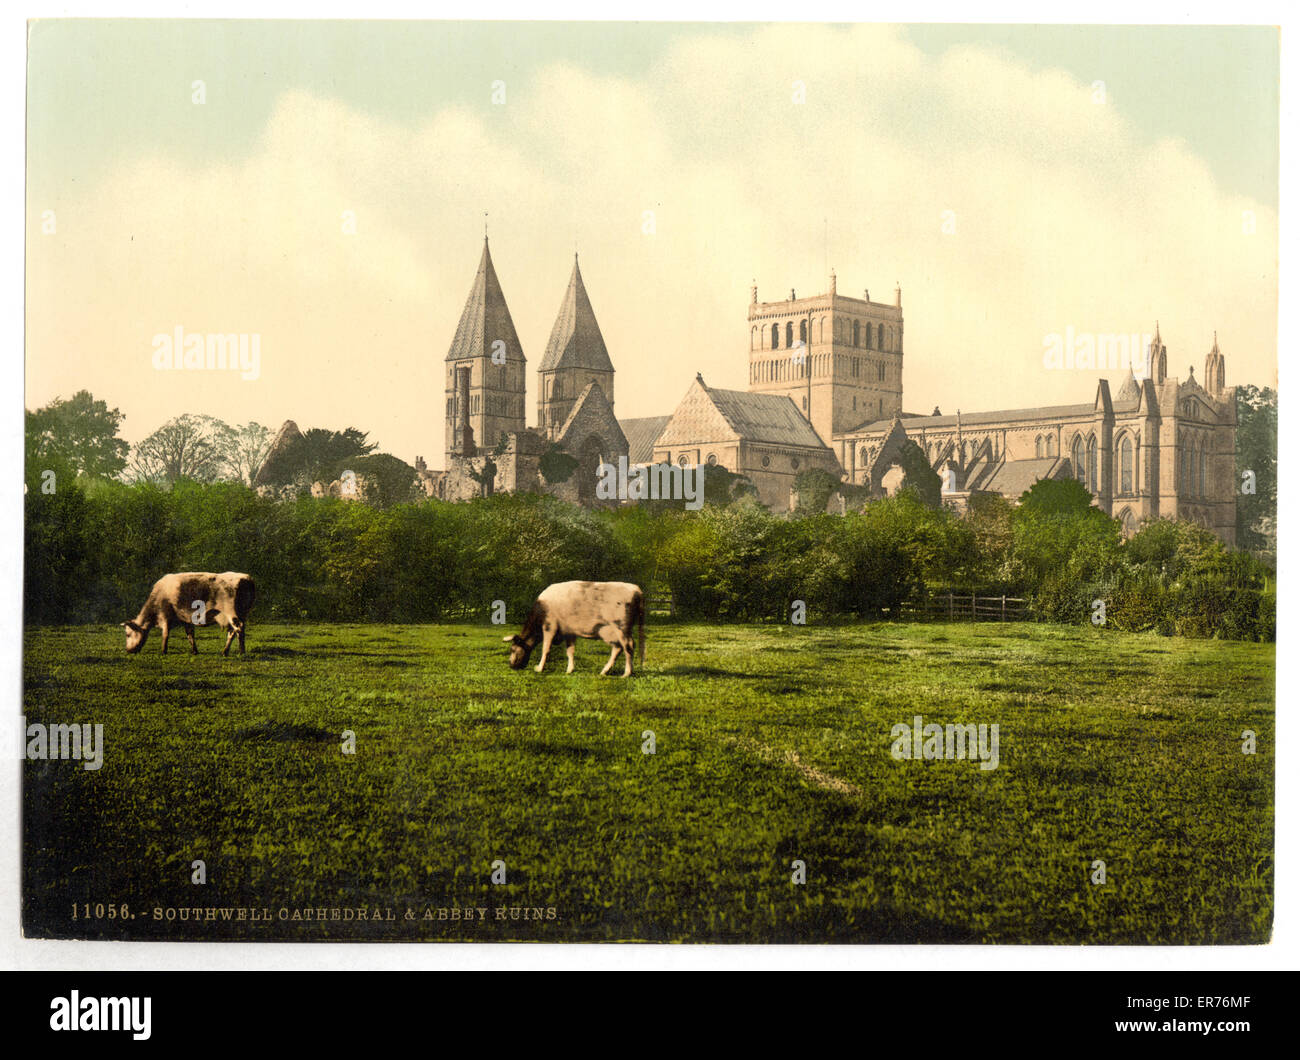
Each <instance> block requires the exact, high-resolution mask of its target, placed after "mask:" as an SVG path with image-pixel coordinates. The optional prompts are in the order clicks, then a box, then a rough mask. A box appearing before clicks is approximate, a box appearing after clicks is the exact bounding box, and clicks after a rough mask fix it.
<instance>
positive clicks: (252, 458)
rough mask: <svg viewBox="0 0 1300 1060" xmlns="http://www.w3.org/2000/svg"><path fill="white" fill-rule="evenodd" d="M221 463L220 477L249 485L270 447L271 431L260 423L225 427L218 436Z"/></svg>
mask: <svg viewBox="0 0 1300 1060" xmlns="http://www.w3.org/2000/svg"><path fill="white" fill-rule="evenodd" d="M218 445H219V447H220V449H221V462H222V464H223V468H222V471H223V474H222V478H228V479H231V480H232V481H235V482H242V483H243V484H244V485H245V486H251V485H252V484H253V479H255V478H256V477H257V472H258V470H259V469H260V468H261V466H262V461H263V460H265V459H266V453H267V450H268V449H270V447H271V432H270V431H269V430H267V429H266V428H265V427H263V426H262V425H261V424H260V423H255V422H250V423H246V424H244V426H242V427H227V428H226V430H225V432H223V433H222V434H221V435H220V437H219V438H218Z"/></svg>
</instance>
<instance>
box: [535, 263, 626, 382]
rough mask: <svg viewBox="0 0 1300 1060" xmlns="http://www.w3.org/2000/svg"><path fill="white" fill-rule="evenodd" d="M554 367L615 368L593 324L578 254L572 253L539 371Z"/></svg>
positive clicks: (598, 329) (593, 315) (598, 327)
mask: <svg viewBox="0 0 1300 1060" xmlns="http://www.w3.org/2000/svg"><path fill="white" fill-rule="evenodd" d="M557 368H586V369H589V370H591V371H597V372H612V371H613V370H614V365H613V364H612V363H611V362H610V359H609V351H608V350H606V349H605V339H604V337H603V336H602V335H601V333H600V325H599V324H597V323H596V314H595V311H594V310H593V309H592V308H591V299H590V298H588V297H587V288H586V287H585V286H584V285H583V282H582V272H581V271H580V270H579V268H578V255H577V254H574V255H573V274H572V275H571V276H570V277H569V289H568V290H567V291H565V292H564V300H563V301H562V302H561V303H560V312H559V314H558V315H557V316H556V318H555V326H554V327H553V328H552V329H551V338H550V341H549V342H548V343H547V344H546V356H544V357H543V358H542V367H541V369H540V370H541V371H543V372H550V371H554V370H555V369H557Z"/></svg>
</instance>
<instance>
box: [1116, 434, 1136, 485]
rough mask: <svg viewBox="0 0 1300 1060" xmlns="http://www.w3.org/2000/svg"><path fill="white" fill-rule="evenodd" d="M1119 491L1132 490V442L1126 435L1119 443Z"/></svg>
mask: <svg viewBox="0 0 1300 1060" xmlns="http://www.w3.org/2000/svg"><path fill="white" fill-rule="evenodd" d="M1119 491H1120V493H1125V494H1127V493H1132V492H1133V443H1132V442H1131V441H1129V438H1128V435H1125V436H1124V438H1123V440H1122V441H1121V442H1120V443H1119Z"/></svg>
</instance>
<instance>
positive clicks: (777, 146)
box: [26, 20, 1278, 467]
mask: <svg viewBox="0 0 1300 1060" xmlns="http://www.w3.org/2000/svg"><path fill="white" fill-rule="evenodd" d="M28 43H29V61H28V130H27V132H28V136H27V149H28V156H27V165H28V182H27V230H28V238H27V258H26V264H27V320H26V325H27V370H26V387H27V393H26V405H27V407H28V408H36V407H39V406H41V405H44V404H46V403H47V402H49V401H50V400H52V399H54V398H55V397H57V396H63V397H68V396H71V394H72V393H74V392H75V391H76V390H80V389H89V390H90V391H91V392H92V393H93V394H94V395H95V396H96V397H98V398H103V399H105V400H106V401H108V403H109V405H110V406H115V407H117V408H120V409H121V410H122V412H123V413H125V416H126V418H125V421H124V423H123V428H122V434H123V436H124V437H125V438H127V440H128V441H131V442H138V441H140V440H141V439H142V438H144V437H145V436H147V435H148V434H149V433H151V432H152V431H153V430H155V429H156V428H157V427H159V426H161V424H162V423H163V422H165V421H166V420H168V419H170V418H171V417H173V416H176V415H179V414H180V413H182V412H193V413H206V414H209V415H214V416H218V417H220V418H221V419H224V420H226V421H227V422H230V423H233V424H242V423H245V422H247V421H249V420H255V421H257V422H259V423H262V424H264V425H266V426H268V427H270V428H271V429H272V430H274V429H276V428H277V427H278V426H279V425H280V424H281V423H282V422H283V421H284V420H286V419H293V420H295V421H296V422H297V423H298V425H299V426H300V427H301V428H303V429H307V428H309V427H328V428H333V429H342V428H344V427H346V426H355V427H358V428H360V429H362V430H365V431H368V432H369V434H370V437H371V439H372V440H373V441H376V442H378V443H379V445H380V447H381V449H382V450H384V451H387V452H391V453H393V454H394V455H396V456H399V457H401V458H402V459H404V460H407V461H408V462H413V461H414V459H415V457H416V456H417V455H422V456H424V457H425V458H426V459H427V460H428V462H429V464H430V466H432V467H441V466H443V452H442V450H443V439H444V432H443V423H442V419H443V407H444V401H443V386H444V382H443V380H444V377H443V363H442V362H443V358H444V356H445V355H446V352H447V349H448V346H449V345H450V343H451V340H452V336H453V334H454V332H455V328H456V323H457V321H458V319H459V316H460V311H461V308H462V306H463V304H464V301H465V298H466V295H467V294H468V292H469V289H470V285H471V283H472V280H473V277H474V272H475V269H476V267H477V264H478V260H479V255H480V251H481V247H482V240H483V231H484V224H485V218H484V214H485V213H486V214H487V219H486V223H487V225H488V228H489V231H490V235H491V246H492V254H493V260H494V263H495V266H496V270H497V274H498V276H499V278H500V280H501V284H502V287H503V289H504V292H505V295H506V299H507V301H508V303H509V306H510V309H511V312H512V315H513V317H514V321H515V325H516V328H517V330H518V332H519V337H520V340H521V342H522V344H523V347H524V353H525V355H526V356H527V357H528V361H529V368H530V372H529V376H530V378H529V390H528V401H527V408H528V419H529V422H530V423H532V422H533V421H534V417H535V409H536V376H535V369H536V368H537V367H538V365H539V364H540V362H541V359H542V354H543V351H544V349H545V344H546V340H547V338H548V336H549V334H550V329H551V325H552V323H553V321H554V318H555V314H556V312H557V310H558V309H559V307H560V302H561V299H562V297H563V295H564V291H565V288H566V285H567V282H568V278H569V272H570V270H571V267H572V255H573V253H574V251H575V249H576V250H577V251H578V252H579V253H580V255H581V264H582V273H583V277H584V280H585V282H586V285H587V290H588V293H589V295H590V297H591V300H592V304H593V306H594V308H595V312H596V315H597V318H598V319H599V321H600V325H601V329H602V331H603V333H604V336H605V341H606V345H607V347H608V349H609V352H610V356H611V359H612V360H613V362H614V366H615V368H616V370H617V376H616V381H615V395H614V396H615V409H616V412H617V413H618V415H619V416H620V417H622V418H626V417H632V416H649V415H659V414H667V413H669V412H671V411H672V409H673V408H674V407H675V406H676V405H677V403H678V402H679V401H680V400H681V398H682V396H683V395H684V394H685V392H686V390H687V389H688V387H689V386H690V384H691V382H692V381H693V380H694V378H695V373H696V372H701V373H702V374H703V375H704V378H705V380H706V381H707V382H708V383H709V384H710V385H712V386H720V387H730V388H735V389H744V388H745V386H746V385H747V378H748V377H747V360H748V344H749V327H748V323H747V320H746V313H747V307H748V303H749V288H750V284H751V282H756V283H757V285H758V288H759V297H760V299H764V300H775V299H779V298H782V297H785V296H788V294H789V291H790V289H791V288H795V289H796V291H797V293H798V294H799V295H800V296H803V295H808V294H814V293H819V292H822V291H824V290H826V289H827V287H828V274H829V272H830V270H831V269H834V270H835V272H836V275H837V286H838V290H839V292H840V293H842V294H854V295H860V294H861V293H862V292H863V290H865V289H870V290H871V292H872V298H873V299H874V300H876V301H886V302H890V301H892V300H893V292H894V288H895V285H896V284H897V285H899V286H901V288H902V297H903V311H904V319H905V328H906V338H905V346H904V350H905V353H904V372H903V384H904V407H905V408H906V409H908V410H909V411H916V412H929V411H930V410H931V409H932V408H933V407H934V406H939V407H940V408H942V410H943V411H944V412H953V411H956V410H957V409H958V408H960V409H962V410H964V411H971V412H975V411H987V410H995V409H1003V408H1006V409H1011V408H1022V407H1026V406H1033V405H1043V404H1067V403H1075V402H1082V401H1090V400H1092V398H1093V396H1094V394H1095V390H1096V381H1097V377H1098V374H1099V373H1098V372H1097V371H1096V370H1094V369H1088V368H1084V369H1070V370H1062V369H1058V368H1052V367H1047V366H1045V363H1044V351H1045V347H1046V343H1047V341H1048V337H1049V336H1051V335H1053V334H1058V335H1059V334H1065V333H1066V332H1067V331H1068V330H1072V331H1073V333H1075V334H1076V335H1079V334H1114V333H1122V334H1130V333H1133V334H1143V333H1149V332H1150V331H1151V330H1153V328H1154V325H1155V322H1156V321H1157V320H1159V323H1160V331H1161V335H1162V338H1163V341H1164V343H1165V345H1166V346H1167V347H1168V350H1169V371H1170V374H1171V375H1175V376H1179V377H1183V378H1185V377H1186V374H1187V366H1189V365H1191V366H1193V367H1194V369H1195V373H1196V376H1197V378H1198V379H1199V378H1201V376H1202V374H1203V367H1204V360H1205V354H1206V352H1207V350H1208V349H1209V347H1210V345H1211V343H1212V342H1213V339H1214V335H1215V333H1216V332H1217V334H1218V341H1219V345H1220V348H1221V349H1222V351H1223V353H1224V355H1225V357H1226V360H1227V381H1228V383H1229V385H1232V384H1235V383H1243V382H1249V383H1254V384H1256V385H1276V372H1277V341H1276V319H1277V248H1278V240H1277V204H1278V185H1277V171H1278V156H1277V148H1278V35H1277V32H1276V31H1275V30H1273V29H1270V28H1231V27H1228V28H1223V27H1213V28H1198V27H1095V26H1086V27H1071V26H1051V27H1044V26H1038V27H1035V26H1005V25H1000V26H945V25H926V26H876V25H801V24H789V23H782V24H768V25H747V24H671V23H658V24H644V23H641V24H637V23H622V24H620V23H613V24H611V23H394V22H383V23H362V22H242V23H236V22H219V21H215V22H213V21H209V22H202V21H199V22H151V21H128V20H123V21H43V22H34V23H32V24H31V25H30V28H29V42H28ZM177 327H180V328H182V329H184V332H185V333H187V334H204V333H209V332H216V333H221V334H246V335H257V336H258V337H259V343H260V346H259V348H260V363H259V365H258V372H257V373H256V378H247V379H246V378H241V373H238V372H225V373H220V372H207V371H172V370H159V369H158V368H157V367H156V366H155V352H156V345H155V338H156V337H157V336H159V335H171V334H174V332H175V329H176V328H177ZM1101 374H1105V375H1107V376H1108V377H1109V378H1111V379H1112V381H1114V382H1116V383H1118V381H1119V380H1120V379H1121V378H1122V373H1121V372H1119V371H1111V372H1105V373H1101Z"/></svg>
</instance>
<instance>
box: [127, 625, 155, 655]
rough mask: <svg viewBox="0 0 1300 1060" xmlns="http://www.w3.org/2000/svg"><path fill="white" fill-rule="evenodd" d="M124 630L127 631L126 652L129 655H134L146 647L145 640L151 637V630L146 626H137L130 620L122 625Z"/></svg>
mask: <svg viewBox="0 0 1300 1060" xmlns="http://www.w3.org/2000/svg"><path fill="white" fill-rule="evenodd" d="M122 628H123V629H124V630H126V650H127V652H128V653H129V654H131V655H134V654H135V653H136V652H138V651H139V650H140V649H141V648H143V647H144V642H145V638H146V637H148V636H149V630H148V629H147V628H146V627H144V626H139V625H136V623H135V622H133V621H131V620H130V619H127V620H126V621H125V622H123V623H122Z"/></svg>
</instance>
